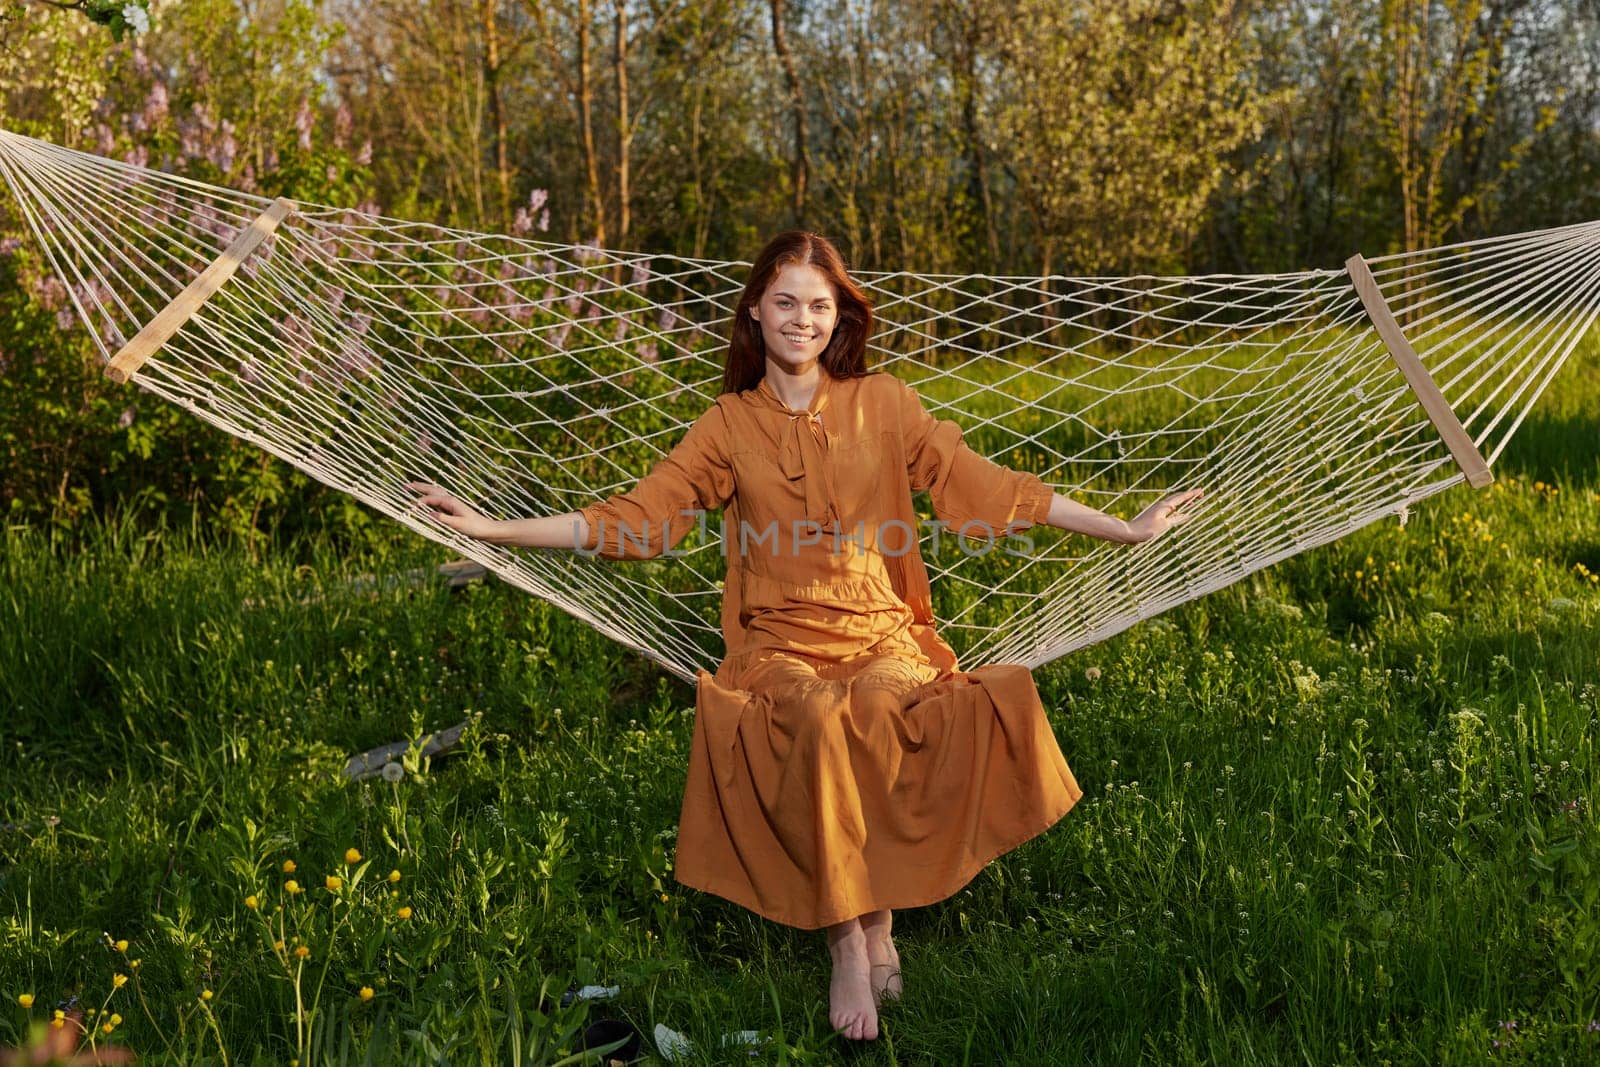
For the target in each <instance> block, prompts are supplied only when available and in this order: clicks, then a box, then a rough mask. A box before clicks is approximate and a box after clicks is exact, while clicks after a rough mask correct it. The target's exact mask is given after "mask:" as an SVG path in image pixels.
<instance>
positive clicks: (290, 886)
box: [283, 878, 300, 897]
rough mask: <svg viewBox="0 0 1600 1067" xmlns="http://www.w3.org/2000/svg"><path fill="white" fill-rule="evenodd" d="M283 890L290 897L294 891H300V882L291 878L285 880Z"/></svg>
mask: <svg viewBox="0 0 1600 1067" xmlns="http://www.w3.org/2000/svg"><path fill="white" fill-rule="evenodd" d="M283 891H284V892H285V893H288V894H289V895H290V896H291V897H292V896H294V895H295V894H296V893H298V892H300V883H299V882H297V881H295V880H294V879H293V878H291V879H289V880H288V881H287V882H285V883H283Z"/></svg>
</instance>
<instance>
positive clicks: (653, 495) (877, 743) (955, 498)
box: [582, 371, 1083, 929]
mask: <svg viewBox="0 0 1600 1067" xmlns="http://www.w3.org/2000/svg"><path fill="white" fill-rule="evenodd" d="M920 490H928V491H929V494H930V496H931V498H932V501H933V507H934V511H935V513H936V514H937V516H938V517H939V518H940V519H941V520H943V521H945V522H947V523H948V524H949V526H950V529H951V530H952V531H958V530H960V529H962V528H963V526H966V525H967V524H969V523H983V524H987V529H988V530H990V531H992V534H993V537H994V538H995V543H996V544H998V543H999V539H1000V538H1002V537H1004V536H1005V534H1006V532H1007V531H1008V530H1009V531H1016V530H1022V529H1025V528H1027V527H1028V526H1029V525H1032V524H1034V523H1039V522H1042V521H1043V520H1044V518H1045V516H1046V515H1047V514H1048V513H1049V506H1050V499H1051V495H1052V491H1051V489H1050V487H1049V486H1047V485H1046V484H1045V483H1044V482H1043V481H1042V480H1040V479H1039V477H1038V476H1037V475H1034V474H1031V473H1027V472H1024V471H1016V470H1011V469H1009V468H1006V467H1002V466H999V465H997V464H994V463H992V462H990V461H989V460H987V459H985V458H984V457H983V456H980V455H979V454H977V453H976V452H974V451H972V449H971V448H969V447H968V446H967V445H966V443H965V442H964V441H963V440H962V436H961V428H960V426H958V425H957V424H956V423H954V422H949V421H942V420H937V419H935V418H934V417H933V416H932V415H930V414H929V413H928V412H927V411H926V410H925V409H924V408H923V406H922V403H921V400H920V399H919V398H918V396H917V394H916V392H915V391H914V390H913V389H912V388H911V387H910V386H908V385H906V384H905V383H904V382H902V381H900V379H898V378H896V377H895V376H893V375H891V374H887V373H882V372H875V373H870V374H868V375H866V376H865V377H861V378H844V379H834V378H830V377H829V375H828V374H827V372H826V371H822V372H821V377H820V380H819V383H818V386H817V389H816V393H815V395H814V396H813V398H812V401H811V404H810V406H809V407H808V408H807V410H805V411H795V410H793V409H791V408H790V407H789V406H788V405H787V404H785V403H784V402H783V401H782V400H781V399H780V398H779V397H778V396H777V394H776V393H775V392H773V390H772V387H771V385H770V384H769V383H768V382H767V381H766V380H765V379H763V380H762V381H761V383H760V384H759V385H758V386H757V387H756V388H754V389H749V390H746V391H745V392H742V393H738V394H733V393H727V394H724V395H722V396H720V397H718V398H717V401H716V404H715V405H714V406H713V407H711V408H710V409H709V410H707V411H706V412H705V414H703V415H702V416H701V417H700V418H698V419H696V420H695V422H694V423H693V425H691V426H690V427H689V429H688V431H687V432H686V433H685V434H684V436H683V439H682V440H681V441H680V442H679V444H678V445H677V446H676V447H675V448H674V449H673V450H672V451H671V453H669V454H668V455H667V456H665V457H664V458H663V459H662V460H661V461H660V462H659V463H657V464H656V465H655V466H654V467H653V468H652V469H651V470H650V472H649V473H648V474H646V475H645V477H644V478H642V479H641V480H640V481H639V482H638V483H637V484H636V485H635V486H634V487H633V488H632V489H630V490H629V491H628V492H626V493H621V494H618V495H616V496H613V497H610V498H608V499H606V500H604V501H601V502H599V503H596V504H592V505H590V506H589V507H586V508H584V509H582V513H583V515H584V518H585V519H586V520H587V522H588V524H589V531H590V535H589V540H588V543H587V544H586V546H585V547H586V549H588V550H590V551H593V552H596V553H597V554H598V555H600V556H601V557H602V558H606V559H644V558H650V557H652V556H656V555H659V554H660V553H662V552H664V551H666V550H667V549H668V548H671V547H673V546H675V545H676V544H677V543H678V542H679V541H680V540H682V539H683V537H684V536H685V535H686V534H687V533H688V531H689V530H690V529H692V528H693V527H694V526H695V525H696V524H697V521H698V519H699V513H700V511H702V510H713V509H716V508H721V509H723V542H722V549H723V551H724V553H725V554H726V555H727V557H728V572H727V578H726V581H725V583H724V589H723V607H722V631H723V637H724V639H725V641H726V649H725V653H726V654H725V658H724V659H723V660H722V662H721V664H720V665H719V666H718V668H717V672H716V674H715V675H713V674H711V673H710V672H708V671H704V670H702V671H700V672H699V676H698V684H697V693H696V716H695V726H694V741H693V748H692V751H691V754H690V758H689V770H688V778H687V781H686V783H685V789H684V797H683V809H682V817H681V819H680V822H679V829H678V850H677V859H676V864H675V874H676V877H677V879H678V881H679V882H681V883H683V884H684V885H687V886H691V887H693V888H696V889H701V890H705V891H706V892H710V893H715V894H716V895H718V896H721V897H725V898H726V899H728V900H731V901H734V902H735V903H738V904H740V905H743V906H744V907H746V908H749V909H750V910H751V911H754V912H756V913H758V914H760V915H762V916H765V917H766V918H768V919H772V920H775V921H777V922H781V923H786V924H788V925H790V926H797V927H802V928H805V929H816V928H819V927H823V926H829V925H832V924H834V923H839V922H844V921H846V920H848V919H851V918H853V917H855V916H858V915H862V914H864V913H866V912H870V911H876V910H878V909H880V908H907V907H915V906H918V905H923V904H931V903H933V902H935V901H938V900H943V899H944V898H946V897H948V896H950V895H951V894H953V893H955V892H956V891H958V890H959V889H961V887H962V886H964V885H966V884H967V882H969V881H971V880H972V878H973V876H974V875H976V874H977V873H978V871H979V870H980V869H982V867H983V866H984V865H985V864H987V863H988V862H989V861H990V860H992V859H994V858H995V857H996V856H999V855H1001V854H1003V853H1005V852H1007V851H1009V850H1010V849H1012V848H1014V847H1016V846H1017V845H1019V844H1021V843H1022V842H1024V841H1026V840H1028V839H1029V838H1031V837H1034V836H1035V835H1037V834H1039V833H1041V832H1042V831H1044V830H1045V829H1047V828H1048V827H1050V826H1051V825H1052V824H1054V823H1055V822H1056V821H1057V820H1058V819H1060V818H1061V816H1063V815H1064V814H1066V812H1067V811H1068V810H1069V809H1070V808H1071V807H1072V806H1073V804H1075V803H1076V802H1077V801H1078V798H1079V797H1081V796H1082V795H1083V794H1082V790H1080V789H1079V788H1078V784H1077V781H1076V780H1075V779H1074V778H1073V776H1072V771H1071V770H1070V769H1069V768H1068V766H1067V763H1066V760H1065V759H1064V758H1063V757H1062V755H1061V750H1060V748H1059V747H1058V746H1057V744H1056V739H1055V735H1054V733H1053V732H1052V731H1051V728H1050V723H1049V721H1048V719H1047V718H1046V716H1045V711H1044V706H1043V704H1042V703H1041V702H1040V699H1039V693H1038V690H1037V689H1036V688H1035V686H1034V682H1033V675H1032V674H1031V673H1030V672H1029V670H1028V669H1027V668H1026V667H1023V666H1021V665H1015V664H995V665H990V666H985V667H979V668H977V669H975V670H972V671H961V670H958V669H957V666H956V657H955V653H954V652H953V651H952V650H951V649H950V647H949V645H947V644H946V643H945V642H944V640H943V639H942V638H941V637H939V635H938V634H937V633H936V632H935V630H934V619H933V606H932V601H931V598H930V595H929V585H928V575H927V571H926V569H925V567H924V565H923V561H922V557H921V554H920V552H919V550H918V537H917V533H918V531H919V525H918V518H917V515H916V512H915V511H914V510H913V507H912V497H911V494H912V493H913V492H914V491H920ZM968 529H969V532H971V533H972V534H973V536H975V537H978V538H980V539H982V538H983V537H984V533H983V530H984V529H985V528H984V527H982V526H980V527H968Z"/></svg>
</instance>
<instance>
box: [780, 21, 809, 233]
mask: <svg viewBox="0 0 1600 1067" xmlns="http://www.w3.org/2000/svg"><path fill="white" fill-rule="evenodd" d="M772 50H773V51H774V52H776V53H777V54H778V61H779V62H780V63H782V64H783V78H784V81H785V82H786V83H787V84H788V86H789V107H790V110H791V112H792V114H793V117H794V163H793V170H792V172H791V178H790V191H791V193H792V196H791V199H790V204H789V209H790V211H791V212H792V213H793V215H794V224H795V225H796V226H799V225H801V224H802V223H803V222H804V220H805V214H806V176H807V173H808V171H809V168H808V166H807V162H806V99H805V93H804V92H802V91H801V87H800V74H799V72H798V71H797V70H796V69H795V65H794V53H792V52H790V51H789V41H788V38H787V37H786V36H785V35H784V30H783V0H772Z"/></svg>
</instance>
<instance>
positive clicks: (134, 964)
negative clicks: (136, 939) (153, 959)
mask: <svg viewBox="0 0 1600 1067" xmlns="http://www.w3.org/2000/svg"><path fill="white" fill-rule="evenodd" d="M142 962H143V961H142V960H129V961H128V969H129V970H130V971H137V970H138V969H139V964H140V963H142Z"/></svg>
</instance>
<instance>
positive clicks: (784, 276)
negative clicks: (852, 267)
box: [750, 263, 839, 373]
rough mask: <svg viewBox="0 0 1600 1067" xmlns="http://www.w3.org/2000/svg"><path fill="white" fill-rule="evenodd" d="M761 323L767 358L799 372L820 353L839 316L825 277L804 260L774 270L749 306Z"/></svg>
mask: <svg viewBox="0 0 1600 1067" xmlns="http://www.w3.org/2000/svg"><path fill="white" fill-rule="evenodd" d="M750 317H751V318H753V319H755V321H756V322H757V323H758V324H760V326H761V339H762V341H763V342H764V343H765V345H766V349H767V359H768V360H769V361H773V360H775V361H777V362H778V363H779V364H781V365H782V367H783V369H785V370H787V371H789V372H791V373H803V372H804V371H806V370H807V369H809V366H810V364H811V363H812V362H813V361H814V360H816V358H817V357H818V356H820V355H822V351H823V349H825V348H827V347H828V341H829V340H831V339H832V337H833V327H834V324H835V323H836V322H838V320H839V301H838V296H837V294H836V293H835V292H834V291H833V286H832V285H830V284H829V283H828V278H827V276H826V275H825V274H823V273H822V272H821V271H820V270H818V269H817V268H816V267H813V266H811V265H810V264H808V263H791V264H787V265H785V266H784V267H783V268H782V269H780V270H779V271H778V275H777V277H775V278H774V279H773V280H772V284H771V285H769V286H767V291H766V292H765V293H763V294H762V296H761V300H760V301H759V302H758V303H756V304H755V305H753V306H752V307H751V308H750Z"/></svg>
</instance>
